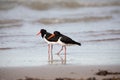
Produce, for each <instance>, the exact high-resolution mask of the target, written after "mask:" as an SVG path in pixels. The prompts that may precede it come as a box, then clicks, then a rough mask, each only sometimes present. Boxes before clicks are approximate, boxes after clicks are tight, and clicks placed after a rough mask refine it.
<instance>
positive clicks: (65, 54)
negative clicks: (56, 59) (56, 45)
mask: <svg viewBox="0 0 120 80" xmlns="http://www.w3.org/2000/svg"><path fill="white" fill-rule="evenodd" d="M64 49H65V53H64V60H65V62H66V46H64Z"/></svg>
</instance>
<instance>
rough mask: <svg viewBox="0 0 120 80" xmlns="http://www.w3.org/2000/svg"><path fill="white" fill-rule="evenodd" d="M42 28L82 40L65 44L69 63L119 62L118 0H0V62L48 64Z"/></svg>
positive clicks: (56, 48)
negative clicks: (78, 44) (73, 44)
mask: <svg viewBox="0 0 120 80" xmlns="http://www.w3.org/2000/svg"><path fill="white" fill-rule="evenodd" d="M42 28H44V29H46V30H47V31H48V32H51V33H52V32H53V31H55V30H58V31H60V32H61V33H63V34H65V35H67V36H69V37H71V38H72V39H74V40H76V41H78V42H81V43H82V46H81V47H77V46H74V47H70V48H68V50H67V53H68V63H71V64H108V63H109V64H119V62H120V54H119V53H120V45H119V44H120V0H0V66H1V67H6V66H31V65H43V64H47V44H46V43H45V41H44V40H43V39H42V38H41V36H36V33H37V32H38V31H39V30H40V29H42ZM60 48H61V46H58V45H55V48H54V53H56V52H57V51H58V50H59V49H60ZM73 53H74V54H73ZM55 59H58V58H57V57H55ZM98 59H99V61H98Z"/></svg>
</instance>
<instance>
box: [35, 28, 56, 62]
mask: <svg viewBox="0 0 120 80" xmlns="http://www.w3.org/2000/svg"><path fill="white" fill-rule="evenodd" d="M40 34H41V37H42V38H43V39H44V40H45V42H47V43H48V60H49V61H52V60H53V54H52V49H53V44H57V39H56V38H50V39H48V38H49V37H50V36H51V35H52V34H51V33H49V32H47V31H46V30H45V29H41V30H40V31H39V32H38V33H37V35H40Z"/></svg>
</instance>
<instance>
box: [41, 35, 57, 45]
mask: <svg viewBox="0 0 120 80" xmlns="http://www.w3.org/2000/svg"><path fill="white" fill-rule="evenodd" d="M45 37H46V35H44V37H43V39H44V40H45V42H47V43H48V44H57V42H50V41H48V40H47V39H46V38H45Z"/></svg>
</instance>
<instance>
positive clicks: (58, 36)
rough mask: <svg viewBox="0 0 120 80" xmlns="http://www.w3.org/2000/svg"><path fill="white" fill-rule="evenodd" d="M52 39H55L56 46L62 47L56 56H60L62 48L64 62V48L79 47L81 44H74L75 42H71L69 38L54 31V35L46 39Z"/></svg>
mask: <svg viewBox="0 0 120 80" xmlns="http://www.w3.org/2000/svg"><path fill="white" fill-rule="evenodd" d="M53 37H54V38H56V39H57V43H58V44H60V45H62V48H61V50H60V51H59V52H58V53H57V55H59V54H60V52H61V51H62V50H63V48H64V50H65V52H64V55H65V57H64V60H66V46H67V45H79V46H81V43H79V42H76V41H74V40H72V39H71V38H69V37H67V36H65V35H63V34H61V33H60V32H59V31H54V33H53V34H52V35H51V36H49V38H48V39H51V38H53Z"/></svg>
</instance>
